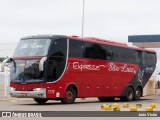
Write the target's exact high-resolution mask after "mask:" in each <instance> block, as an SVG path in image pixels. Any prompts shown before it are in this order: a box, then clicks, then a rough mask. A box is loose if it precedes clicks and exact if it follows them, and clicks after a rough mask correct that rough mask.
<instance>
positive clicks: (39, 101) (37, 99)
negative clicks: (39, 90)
mask: <svg viewBox="0 0 160 120" xmlns="http://www.w3.org/2000/svg"><path fill="white" fill-rule="evenodd" d="M34 101H35V102H37V103H38V104H44V103H46V102H47V101H48V100H47V99H42V98H34Z"/></svg>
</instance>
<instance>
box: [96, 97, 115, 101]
mask: <svg viewBox="0 0 160 120" xmlns="http://www.w3.org/2000/svg"><path fill="white" fill-rule="evenodd" d="M98 99H99V101H101V102H107V101H113V100H114V99H115V97H98Z"/></svg>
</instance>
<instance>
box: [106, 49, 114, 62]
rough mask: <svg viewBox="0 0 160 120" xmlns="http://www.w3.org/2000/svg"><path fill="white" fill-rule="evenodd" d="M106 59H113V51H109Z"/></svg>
mask: <svg viewBox="0 0 160 120" xmlns="http://www.w3.org/2000/svg"><path fill="white" fill-rule="evenodd" d="M106 59H107V60H112V59H113V52H112V50H108V51H107V55H106Z"/></svg>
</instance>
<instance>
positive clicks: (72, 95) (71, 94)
mask: <svg viewBox="0 0 160 120" xmlns="http://www.w3.org/2000/svg"><path fill="white" fill-rule="evenodd" d="M76 96H77V93H76V90H75V89H74V88H72V87H69V88H67V90H66V93H65V97H64V98H62V99H61V102H62V103H63V104H72V103H74V101H75V99H76Z"/></svg>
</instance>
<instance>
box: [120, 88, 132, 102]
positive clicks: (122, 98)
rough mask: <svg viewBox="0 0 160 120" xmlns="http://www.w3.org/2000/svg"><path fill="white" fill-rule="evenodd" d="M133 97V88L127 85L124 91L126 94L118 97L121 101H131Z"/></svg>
mask: <svg viewBox="0 0 160 120" xmlns="http://www.w3.org/2000/svg"><path fill="white" fill-rule="evenodd" d="M133 98H134V90H133V88H132V87H128V89H127V92H126V96H125V97H121V98H120V99H121V100H122V101H132V100H133Z"/></svg>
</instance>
